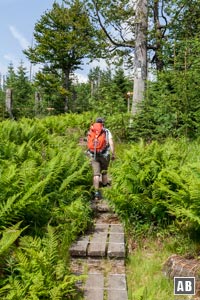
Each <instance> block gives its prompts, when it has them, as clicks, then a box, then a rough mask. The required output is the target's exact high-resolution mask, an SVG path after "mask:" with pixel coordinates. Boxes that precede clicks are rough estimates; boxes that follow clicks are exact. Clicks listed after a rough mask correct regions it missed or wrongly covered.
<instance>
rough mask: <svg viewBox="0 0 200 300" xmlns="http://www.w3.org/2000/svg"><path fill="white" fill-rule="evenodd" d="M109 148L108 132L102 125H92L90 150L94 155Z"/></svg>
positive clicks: (88, 142) (89, 137)
mask: <svg viewBox="0 0 200 300" xmlns="http://www.w3.org/2000/svg"><path fill="white" fill-rule="evenodd" d="M107 146H108V142H107V134H106V130H105V129H104V127H103V124H102V123H94V124H93V125H91V127H90V130H89V132H88V137H87V147H88V150H89V151H90V152H92V153H94V154H98V153H102V152H103V151H104V150H105V149H106V148H107Z"/></svg>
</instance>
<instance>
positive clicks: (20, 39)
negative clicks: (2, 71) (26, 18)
mask: <svg viewBox="0 0 200 300" xmlns="http://www.w3.org/2000/svg"><path fill="white" fill-rule="evenodd" d="M9 29H10V32H11V33H12V35H13V37H14V38H15V39H16V40H17V41H18V42H19V44H20V46H21V47H22V49H26V48H28V47H29V42H28V41H27V40H26V38H25V37H24V36H23V35H22V34H21V33H20V32H19V31H18V30H17V29H16V28H15V27H14V26H12V25H10V26H9Z"/></svg>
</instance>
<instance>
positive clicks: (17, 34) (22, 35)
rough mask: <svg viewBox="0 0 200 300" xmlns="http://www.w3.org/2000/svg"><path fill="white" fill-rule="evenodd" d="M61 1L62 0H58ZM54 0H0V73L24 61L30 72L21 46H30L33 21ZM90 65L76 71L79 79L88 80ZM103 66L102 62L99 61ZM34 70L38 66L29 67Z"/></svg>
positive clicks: (35, 20)
mask: <svg viewBox="0 0 200 300" xmlns="http://www.w3.org/2000/svg"><path fill="white" fill-rule="evenodd" d="M57 2H58V3H61V2H62V0H57ZM53 3H54V0H0V74H1V75H6V73H7V70H8V66H9V64H10V63H12V64H13V66H14V68H15V70H16V69H17V67H18V66H19V65H20V63H21V62H23V64H24V66H25V67H26V68H27V71H28V72H30V69H31V66H30V62H29V61H28V59H27V58H26V56H25V55H24V54H23V50H24V49H26V48H27V47H29V46H31V43H32V40H33V32H34V26H35V24H36V23H37V22H38V21H39V20H40V18H41V16H42V15H43V14H44V13H45V11H47V10H50V9H51V8H52V5H53ZM96 65H97V63H94V64H91V65H90V66H88V65H85V66H83V68H84V70H82V71H78V72H76V74H77V76H78V79H79V81H80V82H84V81H86V80H87V73H88V71H89V69H90V68H93V67H94V66H96ZM101 66H102V63H101ZM31 70H32V72H33V74H34V73H35V72H36V71H37V67H32V69H31Z"/></svg>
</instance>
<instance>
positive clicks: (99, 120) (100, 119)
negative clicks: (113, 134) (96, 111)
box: [96, 117, 104, 124]
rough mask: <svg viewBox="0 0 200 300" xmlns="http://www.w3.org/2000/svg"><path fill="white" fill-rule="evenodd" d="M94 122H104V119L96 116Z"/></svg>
mask: <svg viewBox="0 0 200 300" xmlns="http://www.w3.org/2000/svg"><path fill="white" fill-rule="evenodd" d="M96 123H103V124H104V119H103V118H100V117H99V118H97V119H96Z"/></svg>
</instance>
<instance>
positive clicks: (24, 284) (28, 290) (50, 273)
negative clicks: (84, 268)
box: [0, 226, 77, 300]
mask: <svg viewBox="0 0 200 300" xmlns="http://www.w3.org/2000/svg"><path fill="white" fill-rule="evenodd" d="M7 272H10V277H9V280H8V281H7V283H6V285H5V286H3V287H2V288H0V295H1V299H5V300H6V299H16V300H18V299H19V300H20V299H27V300H28V299H30V300H31V299H52V300H55V299H57V300H62V299H66V297H67V298H69V297H70V296H74V295H76V294H77V291H76V288H75V283H76V281H77V278H76V277H75V276H72V275H70V273H69V271H68V268H67V265H66V263H65V262H64V261H63V259H62V256H60V252H59V240H58V237H57V234H56V232H55V230H54V229H53V228H52V227H50V226H48V227H47V232H46V235H45V236H44V237H43V238H39V237H37V238H33V237H31V236H25V237H22V238H21V239H20V244H19V248H18V249H17V250H16V252H15V256H14V257H13V261H12V262H11V261H10V265H9V268H8V270H7Z"/></svg>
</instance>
